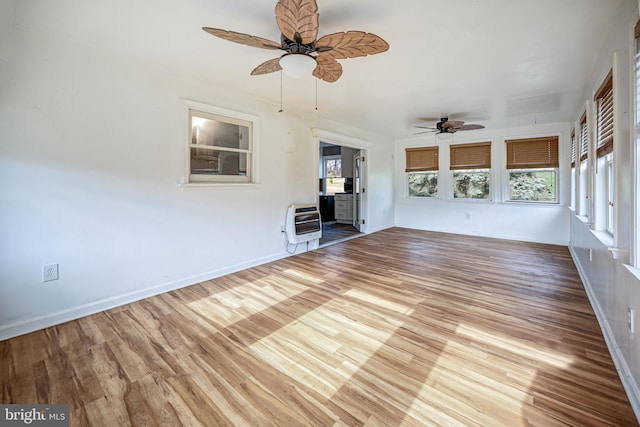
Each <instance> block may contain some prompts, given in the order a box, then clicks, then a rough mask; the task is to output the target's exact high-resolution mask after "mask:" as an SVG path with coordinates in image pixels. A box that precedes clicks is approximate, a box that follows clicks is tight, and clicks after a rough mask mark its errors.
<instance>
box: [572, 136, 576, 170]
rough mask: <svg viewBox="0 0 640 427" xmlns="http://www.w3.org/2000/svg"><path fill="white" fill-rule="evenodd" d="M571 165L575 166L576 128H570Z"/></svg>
mask: <svg viewBox="0 0 640 427" xmlns="http://www.w3.org/2000/svg"><path fill="white" fill-rule="evenodd" d="M571 167H572V168H575V167H576V130H575V129H572V130H571Z"/></svg>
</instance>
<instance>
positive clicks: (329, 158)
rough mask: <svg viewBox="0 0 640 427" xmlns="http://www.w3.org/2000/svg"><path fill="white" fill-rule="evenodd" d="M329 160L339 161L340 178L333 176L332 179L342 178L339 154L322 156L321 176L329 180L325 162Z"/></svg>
mask: <svg viewBox="0 0 640 427" xmlns="http://www.w3.org/2000/svg"><path fill="white" fill-rule="evenodd" d="M329 160H340V176H335V177H333V178H342V155H340V154H332V155H330V156H322V176H324V177H325V178H330V177H329V175H328V173H327V162H328V161H329Z"/></svg>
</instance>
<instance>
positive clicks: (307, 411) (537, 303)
mask: <svg viewBox="0 0 640 427" xmlns="http://www.w3.org/2000/svg"><path fill="white" fill-rule="evenodd" d="M0 358H1V360H0V361H1V362H2V363H1V368H0V369H2V371H0V373H1V375H2V376H1V378H0V381H1V393H2V394H1V396H2V399H1V401H2V403H68V404H70V406H71V411H72V425H75V426H82V425H104V426H116V425H117V426H125V425H130V424H131V425H162V426H171V425H205V426H213V425H252V426H253V425H255V426H258V425H259V426H267V425H281V426H296V425H312V426H330V425H338V426H346V425H349V426H358V425H368V426H379V425H385V426H395V425H415V426H424V425H447V426H456V425H465V426H467V425H468V426H491V427H495V426H509V427H514V426H524V425H538V426H545V427H546V426H557V425H575V426H587V425H593V426H596V425H597V426H606V425H610V426H633V425H637V422H636V419H635V418H634V415H633V412H632V410H631V407H630V405H629V402H628V400H627V398H626V396H625V394H624V392H623V389H622V386H621V383H620V380H619V378H618V376H617V373H616V370H615V368H614V366H613V363H612V361H611V357H610V355H609V353H608V352H607V349H606V346H605V343H604V340H603V337H602V334H601V332H600V329H599V327H598V323H597V320H596V318H595V316H594V313H593V311H592V309H591V308H590V306H589V303H588V300H587V297H586V295H585V292H584V290H583V288H582V285H581V282H580V279H579V277H578V274H577V272H576V269H575V267H574V265H573V263H572V261H571V258H570V255H569V253H568V250H567V249H566V248H564V247H558V246H547V245H540V244H530V243H518V242H509V241H503V240H491V239H484V238H477V237H464V236H455V235H448V234H439V233H431V232H420V231H415V230H407V229H401V228H394V229H390V230H385V231H382V232H378V233H374V234H371V235H367V236H364V237H361V238H358V239H354V240H349V241H347V242H344V243H340V244H336V245H333V246H328V247H326V248H324V249H321V250H318V251H315V252H309V253H305V254H302V255H299V256H294V257H290V258H287V259H283V260H279V261H276V262H273V263H270V264H266V265H263V266H260V267H257V268H252V269H249V270H245V271H242V272H239V273H237V274H232V275H229V276H225V277H221V278H219V279H216V280H213V281H210V282H205V283H201V284H198V285H195V286H191V287H188V288H185V289H182V290H179V291H174V292H170V293H167V294H164V295H160V296H157V297H154V298H149V299H147V300H144V301H140V302H137V303H134V304H129V305H126V306H123V307H120V308H117V309H113V310H109V311H107V312H104V313H100V314H97V315H94V316H90V317H86V318H83V319H80V320H78V321H74V322H69V323H66V324H64V325H60V326H56V327H52V328H48V329H46V330H43V331H39V332H35V333H32V334H29V335H25V336H21V337H17V338H14V339H10V340H7V341H4V342H2V343H0Z"/></svg>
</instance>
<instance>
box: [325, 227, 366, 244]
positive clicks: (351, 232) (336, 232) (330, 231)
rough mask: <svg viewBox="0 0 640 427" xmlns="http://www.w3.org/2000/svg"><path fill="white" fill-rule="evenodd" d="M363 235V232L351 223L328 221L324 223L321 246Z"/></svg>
mask: <svg viewBox="0 0 640 427" xmlns="http://www.w3.org/2000/svg"><path fill="white" fill-rule="evenodd" d="M362 235H363V234H362V233H361V232H359V231H358V230H357V229H356V228H355V227H354V226H353V225H351V224H340V223H337V222H326V223H323V224H322V238H321V239H320V242H319V246H320V247H322V246H326V245H329V244H332V243H337V242H342V241H344V240H349V239H353V238H354V237H358V236H362Z"/></svg>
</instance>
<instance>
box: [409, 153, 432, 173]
mask: <svg viewBox="0 0 640 427" xmlns="http://www.w3.org/2000/svg"><path fill="white" fill-rule="evenodd" d="M438 148H439V147H420V148H407V149H406V150H405V152H406V157H407V164H406V169H405V172H424V171H437V170H438Z"/></svg>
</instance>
